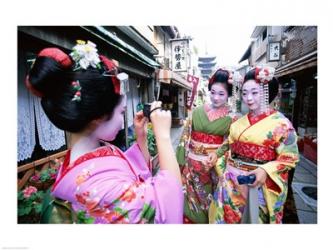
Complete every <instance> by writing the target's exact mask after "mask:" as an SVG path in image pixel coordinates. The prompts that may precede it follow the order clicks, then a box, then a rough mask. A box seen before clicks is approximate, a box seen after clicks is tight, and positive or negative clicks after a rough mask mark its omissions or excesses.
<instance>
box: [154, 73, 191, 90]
mask: <svg viewBox="0 0 333 250" xmlns="http://www.w3.org/2000/svg"><path fill="white" fill-rule="evenodd" d="M158 81H159V82H161V83H166V84H171V83H173V84H176V85H178V86H179V87H181V88H184V89H187V90H192V86H191V84H190V83H189V82H187V81H186V79H184V78H183V77H182V76H181V75H180V74H178V73H176V72H173V71H171V70H166V69H160V70H159V71H158Z"/></svg>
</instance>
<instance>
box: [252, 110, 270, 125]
mask: <svg viewBox="0 0 333 250" xmlns="http://www.w3.org/2000/svg"><path fill="white" fill-rule="evenodd" d="M275 112H276V110H274V109H271V110H270V111H269V112H268V113H262V114H260V115H254V114H253V113H248V114H247V118H248V120H249V122H250V124H251V125H253V124H255V123H257V122H259V121H261V120H262V119H264V118H266V117H267V116H270V115H271V114H273V113H275Z"/></svg>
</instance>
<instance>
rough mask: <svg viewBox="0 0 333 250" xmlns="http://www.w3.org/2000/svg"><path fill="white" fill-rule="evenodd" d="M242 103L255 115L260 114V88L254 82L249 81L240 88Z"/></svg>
mask: <svg viewBox="0 0 333 250" xmlns="http://www.w3.org/2000/svg"><path fill="white" fill-rule="evenodd" d="M242 98H243V102H244V103H245V104H246V105H247V106H248V108H249V110H250V111H252V112H255V113H259V112H260V86H259V84H258V83H256V82H255V81H254V80H249V81H247V82H245V83H244V84H243V87H242Z"/></svg>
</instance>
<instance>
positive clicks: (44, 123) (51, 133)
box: [33, 96, 66, 151]
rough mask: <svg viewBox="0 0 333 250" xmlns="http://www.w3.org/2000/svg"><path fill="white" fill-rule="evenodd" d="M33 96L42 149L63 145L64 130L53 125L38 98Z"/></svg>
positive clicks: (52, 148)
mask: <svg viewBox="0 0 333 250" xmlns="http://www.w3.org/2000/svg"><path fill="white" fill-rule="evenodd" d="M33 98H34V107H35V112H36V123H37V131H38V139H39V143H40V145H41V147H42V148H43V149H44V150H47V151H49V150H56V149H59V148H60V147H62V146H63V145H65V143H66V141H65V132H64V131H63V130H60V129H58V128H57V127H56V126H54V125H53V124H52V123H51V122H50V120H49V119H48V118H47V116H46V114H45V113H44V110H43V108H42V105H41V102H40V98H37V97H35V96H34V97H33Z"/></svg>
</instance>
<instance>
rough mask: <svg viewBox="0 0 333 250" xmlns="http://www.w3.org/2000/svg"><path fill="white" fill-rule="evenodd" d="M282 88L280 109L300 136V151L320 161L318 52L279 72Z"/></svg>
mask: <svg viewBox="0 0 333 250" xmlns="http://www.w3.org/2000/svg"><path fill="white" fill-rule="evenodd" d="M276 75H277V76H278V79H279V82H280V83H281V88H280V100H279V101H280V105H279V106H280V111H281V112H282V113H284V114H285V116H286V117H288V118H289V119H290V121H291V122H292V123H293V126H294V128H295V129H296V131H297V134H298V135H299V150H300V152H302V153H303V155H304V156H305V157H306V158H308V159H309V160H311V161H313V162H315V163H317V52H316V51H315V52H313V53H310V54H308V55H307V56H304V57H302V58H300V59H298V60H296V61H294V62H292V63H289V64H287V65H285V66H283V67H280V68H278V69H277V71H276Z"/></svg>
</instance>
